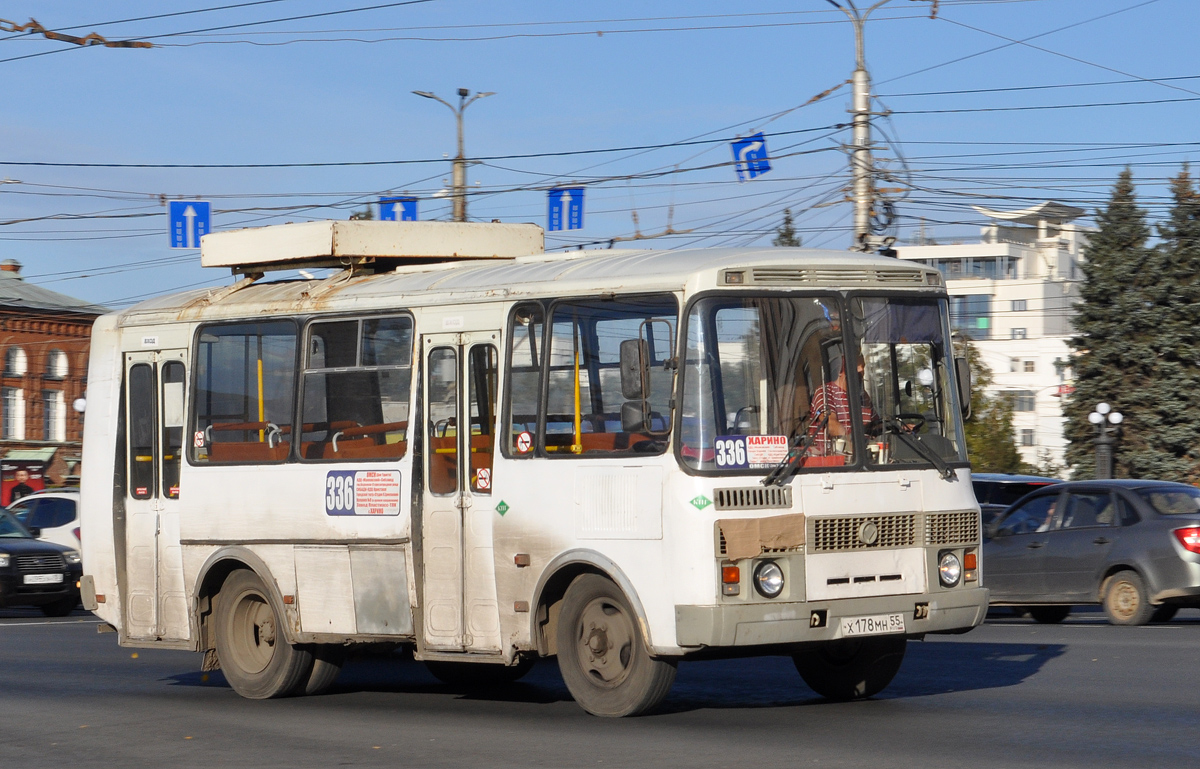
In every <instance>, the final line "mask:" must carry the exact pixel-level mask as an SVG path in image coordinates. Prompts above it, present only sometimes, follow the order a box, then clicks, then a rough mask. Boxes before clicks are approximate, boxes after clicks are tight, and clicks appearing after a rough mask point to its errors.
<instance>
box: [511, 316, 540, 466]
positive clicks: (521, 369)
mask: <svg viewBox="0 0 1200 769" xmlns="http://www.w3.org/2000/svg"><path fill="white" fill-rule="evenodd" d="M544 321H545V313H544V312H543V310H542V306H541V305H540V304H522V305H518V306H517V307H516V309H515V310H513V314H512V320H511V321H510V322H509V327H508V339H509V342H508V391H507V392H508V394H507V396H506V403H505V420H504V447H505V452H504V453H505V455H506V456H510V457H518V458H525V457H532V456H533V435H534V433H536V432H537V421H538V398H539V397H541V392H542V338H543V327H544Z"/></svg>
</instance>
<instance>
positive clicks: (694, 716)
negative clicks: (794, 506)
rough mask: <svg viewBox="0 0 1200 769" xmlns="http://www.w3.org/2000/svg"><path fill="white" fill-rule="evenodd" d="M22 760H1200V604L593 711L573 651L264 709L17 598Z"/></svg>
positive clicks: (13, 674) (384, 665) (721, 684)
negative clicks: (464, 688)
mask: <svg viewBox="0 0 1200 769" xmlns="http://www.w3.org/2000/svg"><path fill="white" fill-rule="evenodd" d="M0 651H2V653H3V664H2V665H0V766H3V767H36V766H53V767H89V766H105V767H113V766H119V767H135V766H154V767H159V766H171V767H193V766H196V767H199V766H203V767H213V766H225V765H229V766H248V767H310V766H312V767H333V766H392V767H399V766H404V767H442V766H462V767H478V768H479V769H490V767H508V766H513V767H529V766H556V767H557V766H562V767H567V766H570V767H580V766H604V767H625V766H628V767H643V766H653V767H675V766H678V767H688V768H689V769H694V768H695V767H708V766H712V767H734V766H738V767H754V768H755V769H757V768H758V767H777V766H819V767H840V766H848V767H873V768H874V767H904V768H905V769H909V768H910V767H954V768H955V769H982V768H984V767H1014V766H1021V767H1042V766H1047V767H1077V766H1078V767H1089V769H1098V767H1135V766H1147V767H1172V768H1174V767H1185V766H1197V767H1200V611H1197V610H1189V611H1184V612H1181V613H1180V614H1179V616H1178V617H1177V618H1176V620H1175V621H1173V622H1172V623H1170V624H1168V625H1154V626H1147V627H1141V628H1117V627H1110V626H1108V625H1107V624H1105V623H1104V622H1103V620H1102V618H1101V617H1100V616H1099V615H1097V614H1094V613H1092V614H1082V615H1077V616H1072V618H1071V619H1069V620H1068V621H1067V622H1066V623H1064V624H1063V625H1059V626H1046V625H1036V624H1034V623H1033V622H1031V621H1029V620H1022V619H1016V618H993V619H991V620H990V621H989V623H988V624H987V625H985V626H983V627H981V628H978V629H976V630H975V631H973V632H972V633H970V634H968V635H964V636H944V637H936V638H934V637H930V638H929V639H928V640H926V641H924V642H912V643H910V644H909V647H908V654H907V657H906V658H905V661H904V666H903V667H902V668H901V670H900V674H899V675H898V676H897V678H896V680H895V681H894V682H893V684H892V685H891V687H889V688H888V689H887V690H885V691H884V692H883V693H882V694H881V695H880V696H878V697H876V698H874V699H872V700H869V701H864V702H855V703H846V704H832V703H827V702H824V701H823V700H821V699H819V698H818V697H817V696H816V695H814V694H813V693H812V691H810V690H809V689H808V688H807V687H805V686H804V684H803V683H802V682H801V681H800V678H799V676H798V675H797V674H796V672H795V669H794V668H793V667H792V665H791V662H790V660H788V659H785V658H779V657H772V658H760V659H748V660H730V661H719V662H692V663H684V664H682V665H681V666H680V669H679V677H678V679H677V681H676V684H675V688H674V689H673V690H672V692H671V695H670V697H669V698H668V699H667V701H666V703H665V707H663V708H662V710H661V711H660V712H658V713H656V714H654V715H650V716H645V717H641V718H634V719H625V720H608V719H599V718H594V717H591V716H588V715H586V714H585V713H584V712H583V711H581V710H580V709H579V708H578V707H576V706H575V704H574V703H573V702H572V701H571V699H570V697H569V695H568V694H567V692H566V689H565V687H564V686H563V683H562V680H561V679H560V678H559V675H558V671H557V668H556V667H555V665H554V663H553V661H549V662H542V663H540V664H539V665H538V666H537V667H536V668H535V669H534V671H533V672H532V673H530V675H529V676H528V677H527V678H525V679H524V680H523V681H522V682H520V683H518V684H515V685H513V686H511V687H509V688H507V689H505V690H504V691H503V692H500V693H496V694H490V695H479V694H474V695H471V694H464V693H461V692H456V691H454V690H452V689H451V688H449V687H447V686H445V685H442V684H440V683H438V682H437V681H436V680H435V679H434V678H432V677H431V676H430V675H428V674H427V673H426V672H425V670H424V668H423V667H422V666H421V665H420V664H419V663H416V662H413V661H412V660H411V659H406V658H405V657H404V656H403V655H401V654H394V655H390V656H387V657H375V658H363V659H357V660H353V661H351V662H350V663H348V664H347V666H346V668H345V670H344V671H343V674H342V677H341V678H340V679H339V681H338V684H337V686H336V687H335V688H334V690H333V692H332V693H330V694H328V695H324V696H320V697H309V698H298V699H288V700H272V701H266V702H252V701H248V700H243V699H241V698H240V697H238V696H237V695H236V694H234V693H233V691H232V690H231V689H229V688H228V686H226V684H225V683H224V680H223V679H222V677H221V676H220V674H217V673H214V674H212V675H211V676H205V675H203V674H201V673H199V672H197V671H198V669H199V665H200V656H199V655H196V654H190V653H185V652H171V651H157V650H145V649H142V650H135V649H122V648H120V647H118V646H117V644H116V640H115V636H113V635H111V634H109V635H98V634H97V633H96V624H95V620H94V618H92V617H91V616H90V615H87V614H85V613H84V612H82V611H80V612H76V614H75V615H73V616H71V617H67V618H64V619H60V620H48V619H45V618H43V617H42V616H41V615H40V614H38V613H36V612H32V611H24V610H0Z"/></svg>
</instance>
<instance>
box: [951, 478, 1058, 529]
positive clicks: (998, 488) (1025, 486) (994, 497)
mask: <svg viewBox="0 0 1200 769" xmlns="http://www.w3.org/2000/svg"><path fill="white" fill-rule="evenodd" d="M1052 483H1062V481H1060V480H1058V479H1057V478H1043V477H1041V476H1038V475H1015V474H1013V473H971V486H973V487H974V488H975V501H976V502H978V503H979V512H980V514H981V516H982V518H983V528H984V530H985V531H986V530H987V527H988V524H990V523H992V522H993V521H995V520H996V518H997V517H998V516H999V515H1000V514H1001V513H1003V512H1004V511H1005V510H1007V509H1008V508H1009V507H1010V506H1011V505H1012V503H1013V502H1016V501H1017V500H1018V499H1020V498H1021V497H1023V496H1025V495H1026V494H1028V493H1029V492H1031V491H1037V490H1038V489H1040V488H1042V487H1044V486H1049V485H1050V484H1052Z"/></svg>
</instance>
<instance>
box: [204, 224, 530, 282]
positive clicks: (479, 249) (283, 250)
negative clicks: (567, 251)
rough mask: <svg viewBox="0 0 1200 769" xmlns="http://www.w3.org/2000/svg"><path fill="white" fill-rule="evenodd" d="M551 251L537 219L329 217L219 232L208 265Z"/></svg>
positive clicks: (260, 267) (371, 263)
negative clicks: (523, 221) (525, 221)
mask: <svg viewBox="0 0 1200 769" xmlns="http://www.w3.org/2000/svg"><path fill="white" fill-rule="evenodd" d="M544 251H545V234H544V233H543V232H542V228H541V227H539V226H538V225H536V224H501V223H499V222H493V223H490V224H488V223H483V222H373V221H323V222H298V223H294V224H276V225H271V226H268V227H250V228H246V229H242V230H229V231H225V232H213V233H210V234H208V235H205V236H204V237H203V238H201V239H200V264H201V265H202V266H204V267H227V268H229V269H231V270H232V271H233V273H234V274H235V275H251V274H254V273H263V272H270V271H274V270H296V269H303V268H305V267H310V268H321V267H342V268H350V269H354V270H361V271H364V272H384V271H386V270H390V269H393V268H395V267H397V266H400V265H404V264H433V263H436V262H448V261H454V260H458V259H512V258H514V257H517V256H529V255H531V254H541V253H544Z"/></svg>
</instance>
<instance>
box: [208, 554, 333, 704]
mask: <svg viewBox="0 0 1200 769" xmlns="http://www.w3.org/2000/svg"><path fill="white" fill-rule="evenodd" d="M213 619H214V621H215V623H216V637H217V659H219V660H220V662H221V671H222V672H223V673H224V674H225V680H226V681H228V682H229V685H230V686H232V687H233V690H234V691H235V692H237V693H238V694H240V695H242V696H243V697H245V698H247V699H251V700H265V699H269V698H271V697H286V696H288V695H291V694H298V693H300V692H302V691H303V690H304V687H305V685H306V684H307V683H308V680H309V676H310V675H311V673H312V669H313V655H312V652H310V651H309V650H308V649H305V648H302V647H299V646H292V645H291V644H289V643H288V642H287V639H286V638H284V635H283V623H281V622H280V621H279V617H278V616H276V614H275V610H274V608H273V607H272V606H271V601H270V599H269V597H268V593H267V589H266V587H265V586H264V585H263V582H262V580H261V579H259V577H258V575H257V574H255V573H254V572H252V571H248V570H245V569H240V570H238V571H235V572H233V573H232V574H230V575H229V577H228V578H226V580H225V584H223V585H222V586H221V592H220V593H218V594H217V601H216V611H215V612H214V617H213Z"/></svg>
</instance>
